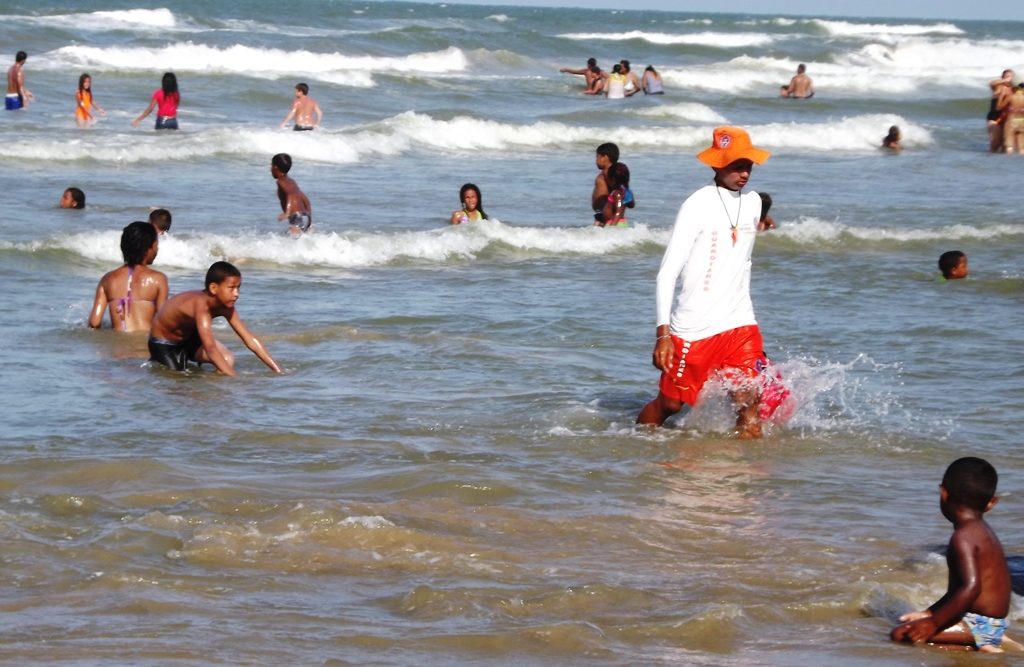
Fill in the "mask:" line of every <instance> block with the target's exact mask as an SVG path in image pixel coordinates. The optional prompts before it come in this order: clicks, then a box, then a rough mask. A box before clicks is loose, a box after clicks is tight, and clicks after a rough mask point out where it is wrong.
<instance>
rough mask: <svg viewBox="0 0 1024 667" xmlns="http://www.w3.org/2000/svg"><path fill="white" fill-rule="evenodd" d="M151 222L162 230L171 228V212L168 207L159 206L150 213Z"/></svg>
mask: <svg viewBox="0 0 1024 667" xmlns="http://www.w3.org/2000/svg"><path fill="white" fill-rule="evenodd" d="M149 224H151V225H153V226H154V227H156V228H157V229H158V230H160V231H161V232H166V231H168V230H169V229H170V228H171V212H170V211H168V210H167V209H166V208H158V209H157V210H155V211H153V212H152V213H150V214H149Z"/></svg>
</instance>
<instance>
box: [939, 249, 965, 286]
mask: <svg viewBox="0 0 1024 667" xmlns="http://www.w3.org/2000/svg"><path fill="white" fill-rule="evenodd" d="M939 271H941V272H942V277H941V278H939V280H962V279H963V278H966V277H967V274H968V273H969V271H968V270H967V255H965V254H963V253H962V252H960V251H959V250H950V251H948V252H944V253H942V254H941V255H939Z"/></svg>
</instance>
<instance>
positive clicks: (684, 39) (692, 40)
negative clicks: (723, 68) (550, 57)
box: [558, 30, 776, 49]
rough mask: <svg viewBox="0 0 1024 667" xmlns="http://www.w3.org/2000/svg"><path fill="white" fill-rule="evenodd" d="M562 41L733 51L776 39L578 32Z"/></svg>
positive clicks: (745, 34) (717, 34) (714, 34)
mask: <svg viewBox="0 0 1024 667" xmlns="http://www.w3.org/2000/svg"><path fill="white" fill-rule="evenodd" d="M558 36H559V37H562V38H564V39H574V40H592V41H624V40H630V39H641V40H644V41H646V42H650V43H651V44H690V45H695V46H713V47H717V48H721V49H734V48H741V47H744V46H764V45H765V44H771V43H772V42H773V41H775V39H776V37H773V36H771V35H766V34H763V33H749V32H740V33H726V32H698V33H689V34H670V33H665V32H643V31H641V30H633V31H630V32H621V33H618V32H612V33H608V32H579V33H566V34H563V35H558Z"/></svg>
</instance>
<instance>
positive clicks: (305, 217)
mask: <svg viewBox="0 0 1024 667" xmlns="http://www.w3.org/2000/svg"><path fill="white" fill-rule="evenodd" d="M288 224H289V225H291V226H292V227H298V228H299V229H300V230H302V231H304V232H308V231H309V228H310V227H312V226H313V218H311V217H310V215H309V213H293V214H292V215H289V216H288Z"/></svg>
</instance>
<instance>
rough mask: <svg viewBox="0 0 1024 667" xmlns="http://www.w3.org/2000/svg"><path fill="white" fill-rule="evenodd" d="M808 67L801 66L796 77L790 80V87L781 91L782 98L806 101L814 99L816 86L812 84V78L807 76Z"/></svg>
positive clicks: (784, 87)
mask: <svg viewBox="0 0 1024 667" xmlns="http://www.w3.org/2000/svg"><path fill="white" fill-rule="evenodd" d="M806 71H807V66H806V65H800V66H799V67H797V68H796V76H794V77H793V78H792V79H790V80H789V85H788V86H783V87H782V88H781V89H780V90H779V95H781V96H782V97H798V98H802V99H806V98H809V97H814V84H813V83H811V77H809V76H807V75H806V74H805V72H806Z"/></svg>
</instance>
